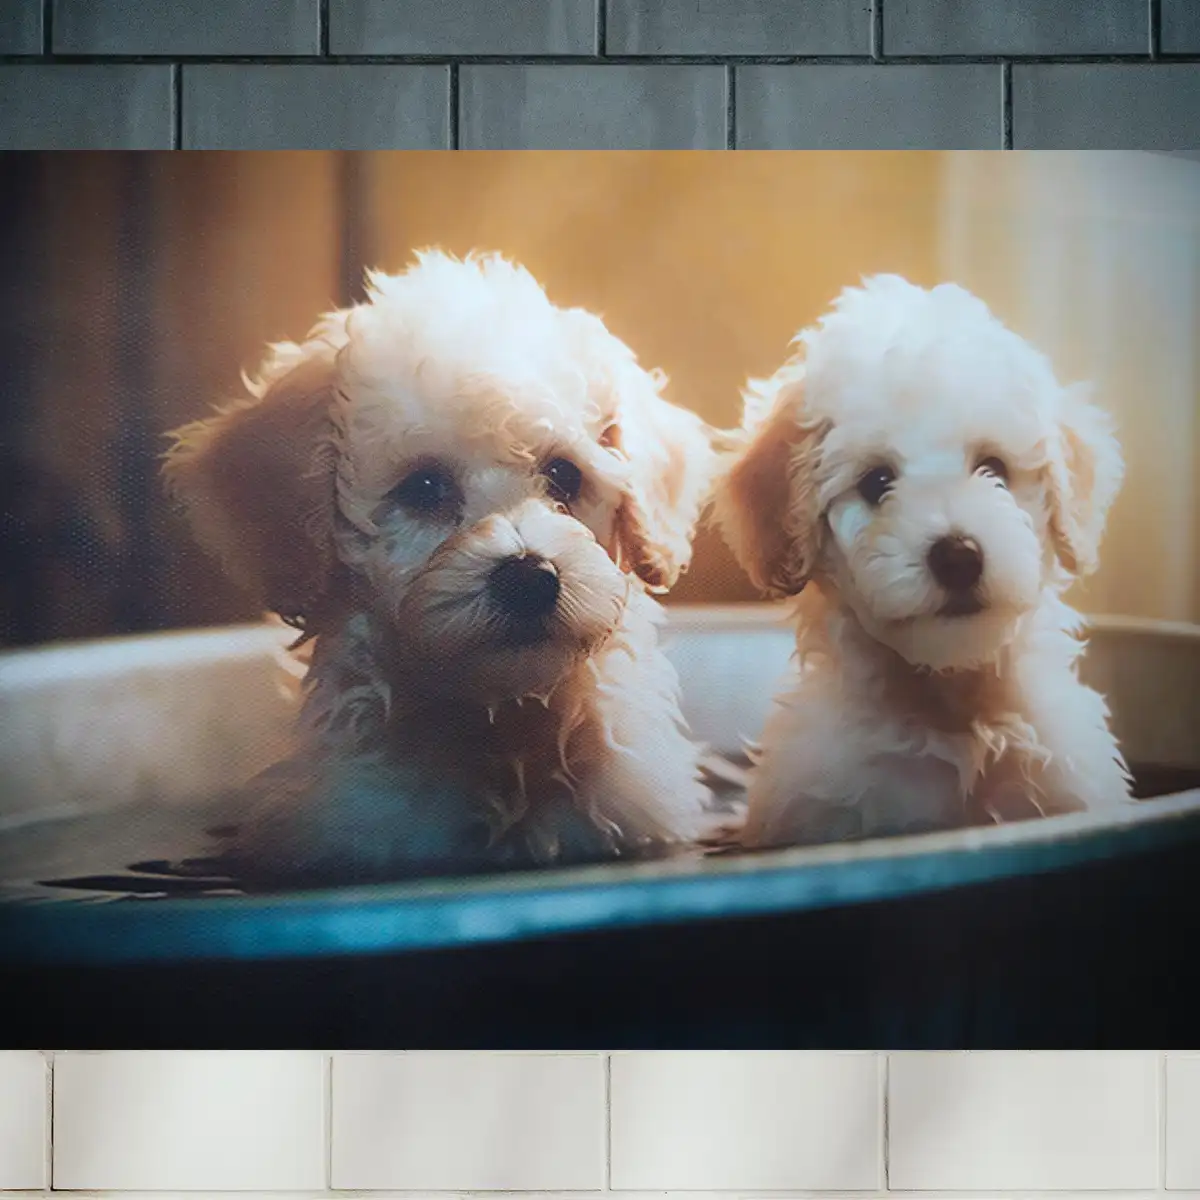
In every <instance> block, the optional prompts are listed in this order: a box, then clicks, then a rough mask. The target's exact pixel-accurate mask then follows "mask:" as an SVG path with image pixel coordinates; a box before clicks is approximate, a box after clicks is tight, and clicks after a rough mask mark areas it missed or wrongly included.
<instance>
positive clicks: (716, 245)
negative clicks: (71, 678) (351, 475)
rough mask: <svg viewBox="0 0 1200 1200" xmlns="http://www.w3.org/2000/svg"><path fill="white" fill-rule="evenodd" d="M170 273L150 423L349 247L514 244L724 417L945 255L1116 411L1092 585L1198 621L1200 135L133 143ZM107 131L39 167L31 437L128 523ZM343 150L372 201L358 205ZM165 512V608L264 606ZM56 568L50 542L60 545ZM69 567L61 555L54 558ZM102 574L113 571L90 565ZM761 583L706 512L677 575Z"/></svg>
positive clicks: (171, 419) (112, 171) (173, 617)
mask: <svg viewBox="0 0 1200 1200" xmlns="http://www.w3.org/2000/svg"><path fill="white" fill-rule="evenodd" d="M144 161H146V162H148V163H150V164H151V165H150V167H149V168H148V170H149V171H150V174H151V175H152V180H153V187H152V193H153V194H152V197H151V202H150V205H149V213H150V215H149V217H148V218H147V219H148V220H150V221H151V223H152V226H153V228H152V229H150V230H148V231H145V233H146V239H147V241H148V244H149V245H150V247H151V255H150V257H151V260H152V264H153V265H152V269H151V270H150V272H149V277H150V280H151V285H150V286H151V289H152V292H153V295H152V297H151V303H150V305H149V308H150V310H151V316H150V318H149V324H148V325H147V328H146V342H145V347H144V349H145V356H146V358H145V368H144V372H143V373H144V374H145V376H146V377H147V380H148V384H149V388H148V394H147V395H146V396H145V397H143V398H141V402H142V403H144V404H145V406H146V410H147V412H148V414H149V415H148V420H149V421H150V422H151V423H152V424H153V426H154V428H156V429H163V430H165V429H168V428H170V427H172V426H173V425H176V424H179V423H181V422H183V421H185V420H188V419H191V418H194V417H196V416H198V415H200V414H202V413H203V412H204V411H205V410H206V409H207V407H208V405H209V404H211V403H212V402H214V401H217V400H220V399H222V398H225V397H228V396H230V395H231V394H234V393H235V392H236V390H237V388H238V386H239V381H238V374H239V371H240V370H242V369H253V368H254V366H255V364H256V363H257V361H258V359H259V357H260V354H261V351H262V348H263V344H264V343H265V342H267V341H270V340H276V339H280V338H285V337H298V336H301V335H303V334H304V332H305V331H306V330H307V329H308V328H309V326H310V325H311V323H312V321H313V319H314V318H315V317H316V315H317V314H318V313H319V312H321V311H323V310H325V309H327V308H329V307H332V306H333V305H334V304H335V303H336V302H337V301H338V299H339V297H343V296H344V294H345V291H346V288H347V286H348V284H347V280H346V278H345V270H344V267H345V262H346V261H347V260H348V259H350V260H352V259H354V258H355V254H356V252H361V256H362V257H363V258H364V259H365V260H366V261H368V262H370V263H373V264H375V265H378V266H379V267H382V268H384V269H388V270H399V269H401V268H403V266H404V265H405V264H406V263H407V262H408V261H409V260H410V259H411V255H412V252H413V250H414V249H416V248H420V247H422V246H427V245H439V246H442V247H444V248H446V249H448V250H451V251H455V252H458V253H465V252H467V251H469V250H472V249H481V250H486V249H494V250H500V251H503V252H504V253H506V254H507V255H509V256H510V257H513V258H516V259H518V260H520V261H522V262H523V263H524V264H525V265H526V266H528V267H529V268H530V270H531V271H533V273H534V274H535V275H536V276H538V277H539V278H540V279H541V280H542V281H543V282H544V284H545V285H546V287H547V290H548V291H549V293H550V295H551V297H552V298H553V299H554V300H555V301H557V302H559V303H562V304H572V305H583V306H585V307H588V308H591V309H593V310H595V311H598V312H600V313H602V314H603V315H604V317H605V318H606V320H607V321H608V323H609V325H610V327H611V328H612V329H613V331H614V332H615V333H617V334H618V335H619V336H620V337H622V338H624V339H625V340H626V341H627V342H628V343H629V344H630V345H631V346H632V347H633V348H634V349H635V350H636V351H637V353H638V354H639V356H640V357H641V359H642V361H643V362H645V363H646V364H647V365H652V366H657V367H661V368H662V369H664V370H665V371H666V372H667V373H668V374H669V375H670V376H671V379H672V388H671V390H672V395H673V397H674V398H675V399H676V400H677V401H679V402H680V403H683V404H686V405H689V406H691V407H692V408H694V409H695V410H696V411H697V412H699V413H700V414H701V415H702V416H704V417H705V418H706V419H708V420H709V421H712V422H714V423H715V424H729V423H732V422H734V421H735V420H736V419H737V416H738V411H739V390H740V388H741V386H742V384H743V382H744V380H745V379H746V377H747V375H754V374H764V373H769V372H770V371H772V370H773V369H774V368H775V367H776V366H777V365H778V364H779V363H780V361H781V360H782V359H783V357H784V356H785V355H786V353H787V352H788V341H789V339H790V338H791V336H792V335H793V333H795V331H796V330H797V329H798V328H800V327H801V326H803V325H805V324H808V323H809V322H811V321H812V320H814V319H815V318H816V317H817V316H818V315H819V314H820V313H821V312H822V311H823V310H824V309H825V308H826V306H827V305H828V304H829V302H830V300H831V299H832V298H833V297H834V296H835V295H836V294H837V293H838V292H839V291H840V290H841V289H842V288H843V287H844V286H845V285H847V284H848V283H853V282H855V281H856V280H857V279H858V277H859V276H860V275H863V274H868V273H874V272H879V271H895V272H899V273H900V274H903V275H906V276H907V277H909V278H910V279H912V280H914V281H916V282H919V283H924V284H932V283H935V282H938V281H939V280H941V279H954V280H957V281H958V282H961V283H963V284H965V285H966V286H968V287H970V288H972V289H973V290H975V291H977V292H978V293H979V294H980V295H982V296H983V297H984V298H985V299H986V300H987V301H988V303H989V304H991V305H992V306H993V308H994V309H995V310H996V311H997V313H998V314H999V315H1000V316H1001V317H1002V318H1004V319H1005V320H1007V321H1009V322H1010V323H1011V324H1012V325H1013V326H1014V327H1015V328H1017V329H1018V331H1019V332H1021V333H1024V334H1026V335H1027V336H1029V337H1031V338H1032V339H1033V340H1035V341H1036V342H1037V343H1038V344H1039V345H1041V346H1042V347H1043V348H1044V349H1045V350H1046V351H1047V353H1049V354H1050V356H1051V358H1052V359H1053V360H1054V362H1055V365H1056V367H1057V368H1058V370H1059V373H1060V375H1062V376H1063V377H1064V378H1065V379H1066V378H1070V379H1076V378H1089V379H1092V380H1094V381H1095V382H1096V385H1097V391H1098V395H1099V399H1100V400H1101V402H1102V403H1103V404H1104V405H1105V406H1106V407H1108V408H1109V409H1110V410H1111V411H1112V412H1113V413H1114V414H1115V415H1116V416H1117V418H1118V421H1119V423H1120V427H1121V437H1122V441H1123V444H1124V446H1125V450H1126V457H1127V460H1128V479H1127V484H1126V487H1125V489H1124V492H1123V494H1122V496H1121V497H1120V500H1119V501H1118V504H1117V506H1116V509H1115V511H1114V513H1113V517H1112V522H1111V526H1110V534H1109V537H1108V539H1107V541H1106V545H1105V547H1104V551H1103V554H1102V567H1101V570H1100V572H1099V573H1098V575H1097V576H1096V578H1095V579H1094V580H1093V581H1091V582H1090V583H1089V584H1088V585H1087V586H1086V587H1085V588H1083V589H1081V590H1080V593H1079V596H1078V597H1077V598H1078V600H1079V602H1080V603H1081V605H1082V606H1083V607H1085V608H1086V609H1088V610H1090V611H1106V612H1119V613H1126V614H1132V615H1140V616H1146V617H1160V618H1169V619H1180V620H1192V621H1195V620H1200V483H1197V474H1198V468H1200V336H1198V331H1200V163H1195V162H1190V161H1186V160H1175V159H1170V158H1166V157H1164V156H1160V155H1148V154H1096V153H1088V154H1077V153H1073V154H1025V153H1018V154H1003V155H1002V154H937V153H844V152H842V153H803V154H798V153H791V154H789V153H771V154H758V153H744V152H740V153H737V154H726V153H674V154H643V153H512V154H505V153H457V154H445V153H429V154H374V155H364V156H358V157H355V158H351V157H349V156H346V155H335V154H318V153H271V154H186V155H150V156H144ZM119 162H120V156H115V155H60V156H51V157H50V158H48V159H47V160H46V162H45V164H44V165H43V168H42V169H43V170H44V172H45V178H44V180H43V192H44V196H45V205H46V216H47V220H46V225H45V228H46V231H47V232H46V240H45V244H44V246H43V247H42V248H41V249H40V251H39V253H40V254H41V255H42V257H43V258H44V260H45V263H46V271H47V276H48V278H49V279H50V280H52V281H53V286H52V291H51V292H50V294H49V296H48V299H47V302H46V303H47V308H46V311H45V312H44V313H43V314H41V315H39V316H38V317H37V320H38V321H43V322H45V328H46V329H47V330H48V331H49V339H50V340H49V341H48V342H47V344H48V345H49V346H51V347H52V353H48V355H47V366H46V368H45V370H44V371H43V373H42V378H41V379H40V380H39V384H38V388H37V390H38V392H39V395H38V397H37V398H36V403H35V405H34V406H33V411H34V413H35V427H34V428H32V429H31V430H30V433H29V438H30V441H31V443H32V445H33V447H34V449H35V451H36V456H37V457H38V458H39V459H40V460H41V461H42V462H43V463H44V464H45V467H46V469H47V470H48V471H49V472H50V473H51V474H52V475H54V476H55V477H57V478H60V479H62V480H63V481H65V483H66V484H67V485H68V486H69V487H71V488H74V489H76V490H77V491H78V492H79V493H80V494H81V495H82V496H83V497H84V498H85V500H86V503H87V506H88V508H89V510H90V512H91V514H92V516H93V518H94V520H95V521H96V522H97V523H98V525H99V526H100V527H101V529H102V530H103V531H105V536H110V537H111V539H112V541H113V542H114V544H117V543H119V542H120V541H121V540H122V537H123V534H122V531H121V525H120V514H119V513H118V512H117V511H116V510H115V508H114V503H113V484H112V480H111V477H110V474H106V473H105V471H106V468H105V467H103V466H102V465H101V464H102V462H103V461H104V459H105V456H106V454H107V452H108V449H110V448H111V447H112V446H113V445H114V444H115V443H116V441H117V439H118V426H119V421H120V418H119V410H120V407H121V406H120V404H118V403H116V402H115V401H114V399H113V397H114V396H115V395H118V394H119V389H120V387H121V386H122V384H121V382H120V380H121V378H122V376H121V372H120V369H119V358H120V352H119V345H118V343H119V341H120V339H121V338H128V336H129V329H128V324H127V323H126V324H122V322H121V321H120V320H118V317H119V316H120V314H121V311H122V309H121V306H122V305H124V304H126V303H128V302H129V297H128V296H127V295H124V294H123V293H122V290H121V289H122V288H126V287H128V286H129V285H128V280H123V278H122V275H121V270H120V264H119V257H120V256H119V252H118V241H119V238H120V236H121V233H120V230H121V225H122V219H123V201H122V194H123V193H122V187H123V186H126V185H125V184H124V183H123V182H122V178H123V177H122V175H121V169H120V167H119ZM348 167H350V168H352V170H351V171H350V173H349V174H348V172H347V168H348ZM352 176H356V178H357V180H358V183H359V184H360V185H361V188H362V196H361V202H362V206H363V208H364V209H365V217H364V220H363V221H362V228H357V229H350V228H349V225H350V224H351V222H348V221H347V219H346V216H345V209H344V208H343V207H342V205H343V202H344V201H345V199H346V196H347V193H346V188H347V179H348V178H350V177H352ZM152 525H153V530H154V535H155V537H157V538H161V539H162V544H163V545H164V546H166V547H168V548H169V554H170V557H171V561H172V564H173V569H172V571H171V572H170V574H169V577H168V578H164V579H163V580H162V583H161V590H162V592H163V596H162V602H163V605H164V612H165V614H166V616H165V617H164V620H167V621H169V622H171V621H173V622H177V623H185V624H187V623H206V622H209V621H221V620H232V619H238V618H241V617H250V616H253V615H254V614H253V613H252V612H251V611H248V610H247V609H246V607H245V605H246V600H245V598H244V597H243V596H241V595H240V594H239V593H237V592H236V591H235V590H234V589H233V588H232V587H231V586H230V585H229V584H227V583H226V582H225V581H224V580H223V579H222V578H221V577H220V575H219V573H218V572H216V571H215V570H214V569H213V565H212V564H211V562H210V561H209V560H208V559H206V558H205V557H204V556H203V555H201V554H200V552H199V551H197V550H196V549H195V547H194V545H193V544H192V542H191V539H190V537H189V536H188V535H187V532H186V530H185V529H184V528H183V526H182V523H181V522H180V521H179V520H178V518H177V517H175V516H174V514H172V513H171V512H170V510H169V509H168V508H167V507H166V506H162V507H161V508H156V509H155V511H154V513H153V518H152ZM48 569H49V568H48ZM53 569H54V570H57V569H58V568H57V567H54V568H53ZM81 586H82V585H79V584H78V583H63V582H61V581H59V580H58V577H57V576H55V577H54V579H52V580H50V582H49V583H47V584H46V586H45V588H43V590H44V591H46V592H47V593H48V594H49V595H50V596H51V603H52V604H53V605H55V606H57V607H61V610H62V611H61V613H60V614H58V613H56V615H55V618H54V620H53V621H52V622H51V626H52V627H53V628H55V629H58V630H60V631H61V633H62V635H63V636H80V635H85V634H91V633H98V632H104V622H105V620H106V618H105V617H104V616H103V610H102V607H101V605H100V601H101V600H102V599H103V596H102V595H101V594H100V592H102V589H100V590H99V591H98V592H97V598H96V599H95V600H93V599H91V598H90V594H89V595H84V594H81V592H80V587H81ZM95 586H96V587H97V588H99V584H96V585H95ZM753 595H754V593H753V592H752V590H751V588H750V587H749V585H748V583H747V581H746V580H745V578H744V577H743V576H742V574H741V572H740V571H739V570H738V569H737V567H736V566H735V565H734V563H733V562H732V559H731V558H730V556H729V555H728V553H727V551H725V549H724V547H723V546H722V545H721V543H720V541H719V539H717V538H716V537H715V536H714V535H712V534H711V533H702V534H701V536H700V538H699V541H698V544H697V550H696V557H695V562H694V565H693V569H692V571H691V573H690V574H689V575H688V576H687V577H686V578H685V579H684V580H683V582H682V583H681V585H680V586H679V587H678V588H677V589H676V591H675V592H674V593H673V595H672V599H673V600H676V601H727V600H739V599H750V598H752V597H753Z"/></svg>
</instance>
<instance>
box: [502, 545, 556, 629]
mask: <svg viewBox="0 0 1200 1200" xmlns="http://www.w3.org/2000/svg"><path fill="white" fill-rule="evenodd" d="M558 590H559V584H558V572H557V571H556V570H555V569H554V564H553V563H550V562H547V561H546V559H544V558H540V557H539V556H538V555H536V554H522V555H519V556H517V557H515V558H506V559H505V560H504V561H503V562H502V563H500V565H499V566H498V567H496V568H495V570H493V571H492V574H491V578H490V579H489V580H488V591H489V592H490V594H491V597H492V601H493V602H494V603H495V604H496V606H497V607H498V608H499V609H501V611H503V612H504V613H506V614H507V615H508V616H511V617H516V618H518V619H519V620H535V619H537V618H538V617H548V616H549V615H550V614H551V613H552V612H553V611H554V608H555V606H556V605H557V604H558Z"/></svg>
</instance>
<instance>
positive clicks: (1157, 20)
mask: <svg viewBox="0 0 1200 1200" xmlns="http://www.w3.org/2000/svg"><path fill="white" fill-rule="evenodd" d="M1146 16H1147V19H1148V21H1149V25H1150V28H1149V31H1148V32H1149V35H1150V59H1151V61H1155V60H1156V59H1158V58H1161V57H1162V0H1149V5H1148V8H1147V12H1146Z"/></svg>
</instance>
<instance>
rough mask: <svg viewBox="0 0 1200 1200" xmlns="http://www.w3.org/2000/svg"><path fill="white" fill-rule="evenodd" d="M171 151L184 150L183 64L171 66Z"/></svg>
mask: <svg viewBox="0 0 1200 1200" xmlns="http://www.w3.org/2000/svg"><path fill="white" fill-rule="evenodd" d="M171 149H172V150H182V149H183V64H182V63H172V64H171Z"/></svg>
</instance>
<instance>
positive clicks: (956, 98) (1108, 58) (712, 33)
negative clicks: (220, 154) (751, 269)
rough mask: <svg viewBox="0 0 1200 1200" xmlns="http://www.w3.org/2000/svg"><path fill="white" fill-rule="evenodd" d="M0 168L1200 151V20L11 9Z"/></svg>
mask: <svg viewBox="0 0 1200 1200" xmlns="http://www.w3.org/2000/svg"><path fill="white" fill-rule="evenodd" d="M0 114H2V116H0V148H11V149H16V148H41V149H50V148H64V149H68V148H70V149H80V148H93V147H94V148H119V147H137V148H156V149H164V148H169V147H182V148H185V149H195V148H225V149H283V148H335V147H336V148H341V149H385V148H395V149H429V148H446V147H451V148H452V147H455V146H461V147H462V148H471V147H486V148H494V149H519V148H525V147H547V148H569V147H576V148H595V149H600V148H622V149H642V148H644V149H723V148H727V147H729V148H741V149H786V148H818V147H822V148H840V149H850V148H855V147H858V148H890V147H894V148H923V149H938V148H953V149H972V148H1000V147H1002V146H1012V147H1016V148H1075V149H1080V148H1130V147H1137V148H1139V149H1195V148H1196V147H1197V145H1200V132H1197V131H1198V130H1200V0H953V2H950V3H947V2H946V0H154V2H153V3H147V2H145V0H3V3H2V4H0Z"/></svg>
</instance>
